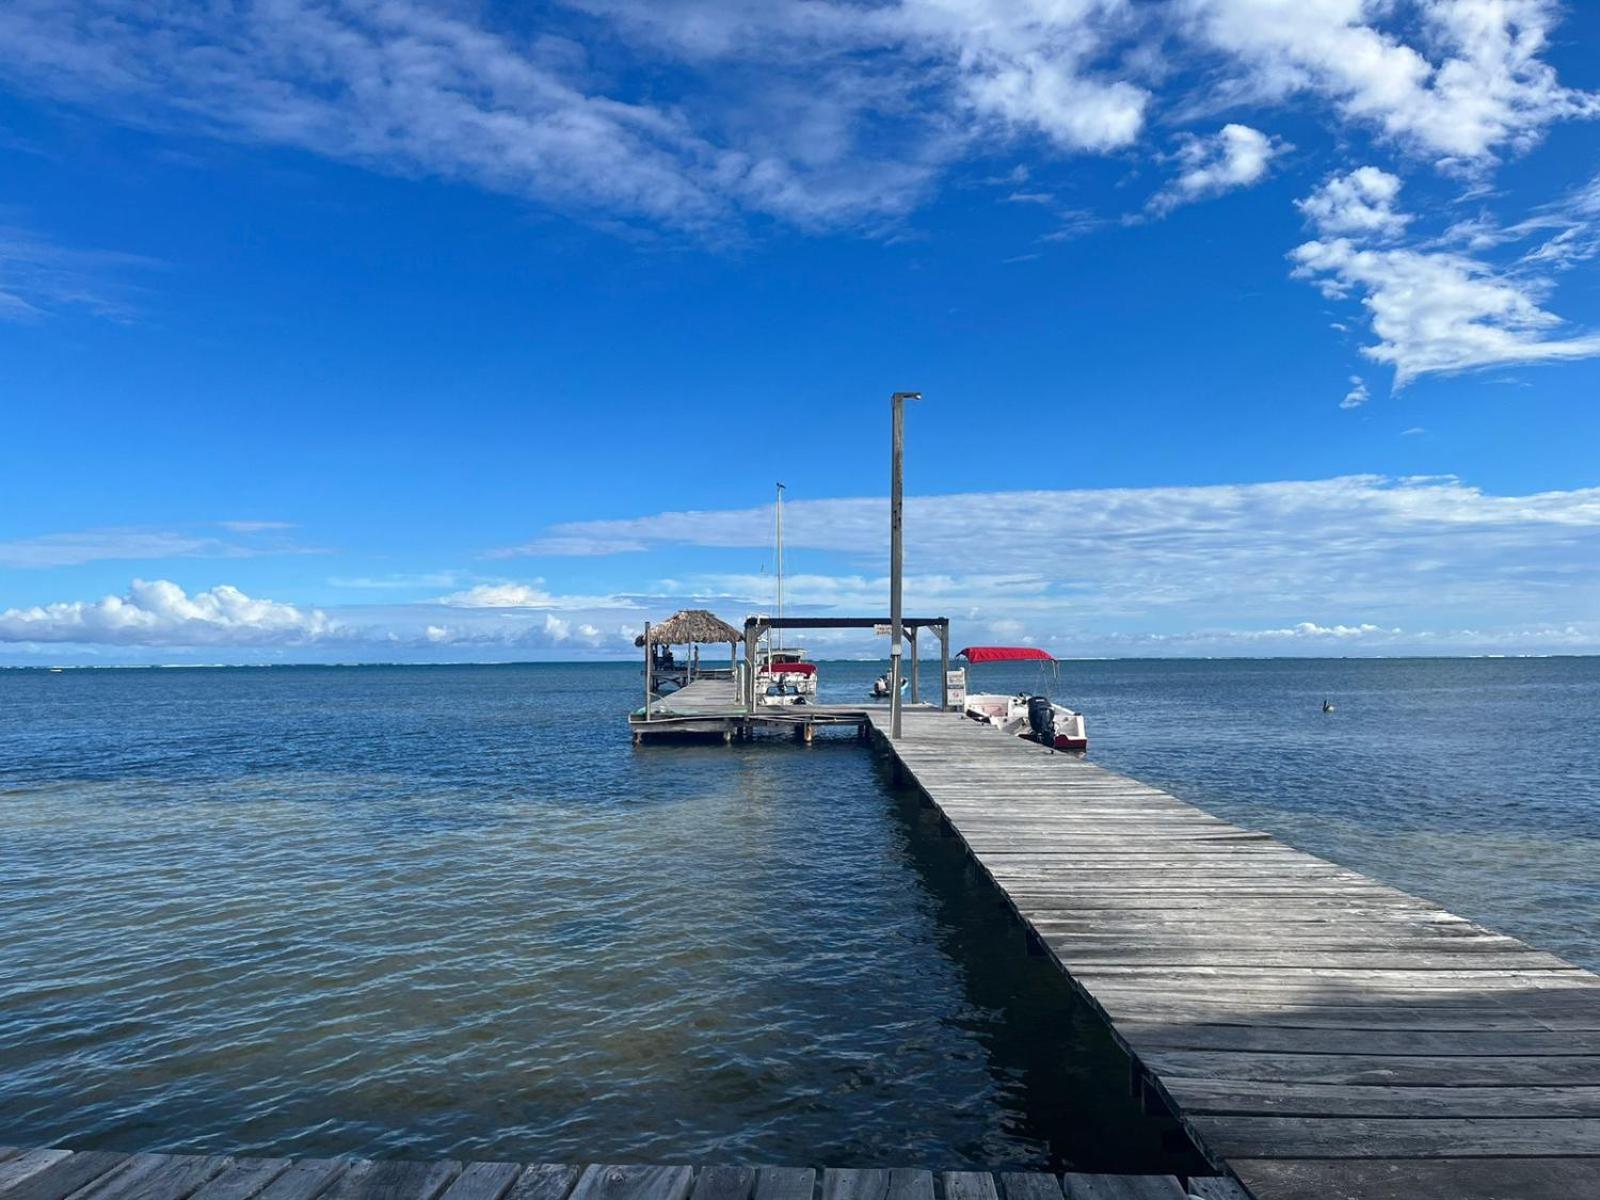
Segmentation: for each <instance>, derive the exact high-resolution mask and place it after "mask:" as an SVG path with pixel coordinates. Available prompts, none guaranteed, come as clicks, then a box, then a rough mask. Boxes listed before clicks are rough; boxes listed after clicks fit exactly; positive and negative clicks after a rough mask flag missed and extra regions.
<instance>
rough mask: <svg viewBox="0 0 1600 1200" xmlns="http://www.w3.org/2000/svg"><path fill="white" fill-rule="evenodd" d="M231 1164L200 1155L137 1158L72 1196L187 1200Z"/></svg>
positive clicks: (85, 1199)
mask: <svg viewBox="0 0 1600 1200" xmlns="http://www.w3.org/2000/svg"><path fill="white" fill-rule="evenodd" d="M232 1162H233V1160H232V1159H231V1158H213V1157H209V1156H205V1155H198V1154H135V1155H133V1156H132V1157H131V1158H129V1159H128V1160H127V1161H126V1162H125V1163H123V1165H122V1166H121V1167H119V1168H118V1169H117V1170H115V1171H110V1172H107V1173H106V1174H105V1175H103V1176H101V1177H100V1178H99V1179H97V1180H95V1181H94V1182H93V1183H91V1184H89V1185H88V1186H87V1187H85V1188H83V1189H82V1190H80V1191H78V1192H75V1193H73V1195H74V1196H75V1197H78V1198H81V1200H184V1198H185V1197H187V1196H189V1195H190V1194H191V1193H193V1192H195V1191H198V1190H199V1189H200V1186H201V1185H202V1184H204V1183H205V1182H206V1181H207V1180H208V1179H210V1178H212V1177H213V1176H215V1175H217V1174H219V1173H220V1172H221V1171H223V1170H225V1169H226V1168H227V1167H228V1166H229V1165H230V1164H231V1163H232Z"/></svg>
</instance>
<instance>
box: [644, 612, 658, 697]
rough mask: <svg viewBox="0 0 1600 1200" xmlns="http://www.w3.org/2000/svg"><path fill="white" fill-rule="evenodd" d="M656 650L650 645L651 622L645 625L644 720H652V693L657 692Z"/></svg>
mask: <svg viewBox="0 0 1600 1200" xmlns="http://www.w3.org/2000/svg"><path fill="white" fill-rule="evenodd" d="M655 671H656V648H655V647H654V646H652V645H651V644H650V622H649V621H646V622H645V623H644V719H645V720H646V721H648V720H649V719H650V693H651V692H653V691H655V682H656V674H655Z"/></svg>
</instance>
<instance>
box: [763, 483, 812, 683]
mask: <svg viewBox="0 0 1600 1200" xmlns="http://www.w3.org/2000/svg"><path fill="white" fill-rule="evenodd" d="M783 492H784V486H783V484H781V483H780V484H778V485H777V494H776V501H775V503H774V506H773V507H774V516H775V518H776V522H777V536H776V543H777V544H776V546H775V548H774V554H773V557H774V559H775V560H776V566H777V572H776V574H777V601H778V616H779V618H780V619H781V618H782V617H783ZM755 670H756V701H757V703H760V704H766V705H779V704H815V703H816V701H817V664H816V663H814V662H807V661H806V652H805V651H804V650H791V649H788V648H786V647H785V646H784V645H783V634H782V632H781V631H778V630H771V631H769V632H768V633H767V642H766V645H764V646H762V647H761V648H760V650H759V651H758V653H757V655H756V667H755Z"/></svg>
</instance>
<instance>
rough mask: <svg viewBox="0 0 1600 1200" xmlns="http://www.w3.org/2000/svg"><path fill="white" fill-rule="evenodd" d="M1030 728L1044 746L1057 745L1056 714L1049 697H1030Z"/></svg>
mask: <svg viewBox="0 0 1600 1200" xmlns="http://www.w3.org/2000/svg"><path fill="white" fill-rule="evenodd" d="M1028 728H1029V729H1030V730H1032V731H1033V736H1034V738H1035V739H1036V740H1038V741H1039V742H1041V743H1042V744H1044V745H1046V746H1054V745H1055V744H1056V714H1055V709H1054V708H1053V707H1051V704H1050V697H1049V696H1029V697H1028Z"/></svg>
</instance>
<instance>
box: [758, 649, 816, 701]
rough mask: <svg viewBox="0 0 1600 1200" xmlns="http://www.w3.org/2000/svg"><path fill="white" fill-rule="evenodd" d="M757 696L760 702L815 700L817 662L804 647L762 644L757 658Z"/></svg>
mask: <svg viewBox="0 0 1600 1200" xmlns="http://www.w3.org/2000/svg"><path fill="white" fill-rule="evenodd" d="M756 700H757V701H758V702H760V703H762V704H815V703H816V701H817V664H816V663H814V662H807V661H806V652H805V651H804V650H783V649H775V648H773V647H770V646H769V647H765V648H763V650H762V651H761V653H760V654H759V655H758V657H757V659H756Z"/></svg>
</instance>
